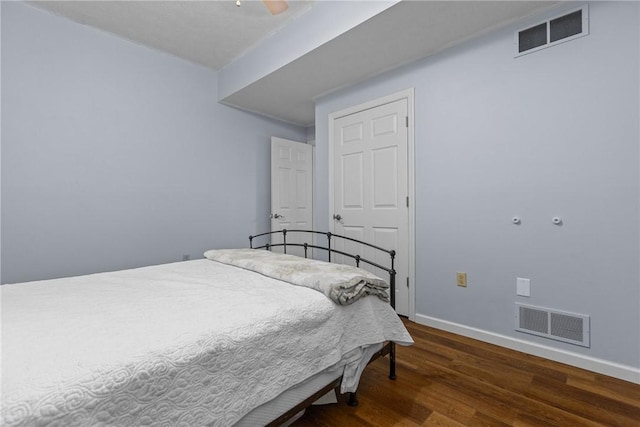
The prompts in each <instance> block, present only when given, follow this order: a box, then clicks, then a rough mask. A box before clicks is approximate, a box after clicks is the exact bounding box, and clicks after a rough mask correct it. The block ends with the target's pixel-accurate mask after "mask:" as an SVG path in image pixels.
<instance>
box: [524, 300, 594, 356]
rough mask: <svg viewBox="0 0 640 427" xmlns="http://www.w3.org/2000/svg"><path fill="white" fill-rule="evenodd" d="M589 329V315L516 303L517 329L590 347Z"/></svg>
mask: <svg viewBox="0 0 640 427" xmlns="http://www.w3.org/2000/svg"><path fill="white" fill-rule="evenodd" d="M589 330H590V318H589V316H587V315H584V314H575V313H567V312H564V311H558V310H550V309H548V308H542V307H535V306H530V305H523V304H518V303H516V331H519V332H525V333H527V334H533V335H538V336H541V337H546V338H551V339H554V340H558V341H564V342H568V343H570V344H576V345H580V346H583V347H589V346H590V340H589Z"/></svg>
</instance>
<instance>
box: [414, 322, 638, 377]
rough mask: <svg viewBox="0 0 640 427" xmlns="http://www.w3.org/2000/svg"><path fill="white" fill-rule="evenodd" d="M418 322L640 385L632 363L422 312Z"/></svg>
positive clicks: (636, 369) (636, 370) (636, 371)
mask: <svg viewBox="0 0 640 427" xmlns="http://www.w3.org/2000/svg"><path fill="white" fill-rule="evenodd" d="M415 322H416V323H420V324H421V325H426V326H431V327H433V328H436V329H442V330H444V331H447V332H452V333H454V334H458V335H462V336H465V337H469V338H474V339H477V340H479V341H484V342H487V343H490V344H495V345H499V346H501V347H506V348H510V349H511V350H516V351H521V352H523V353H528V354H532V355H534V356H539V357H544V358H545V359H549V360H553V361H555V362H560V363H565V364H567V365H571V366H575V367H578V368H582V369H586V370H588V371H592V372H597V373H599V374H603V375H607V376H610V377H614V378H619V379H621V380H625V381H629V382H632V383H636V384H640V368H636V367H633V366H627V365H621V364H619V363H614V362H609V361H607V360H603V359H596V358H594V357H589V356H585V355H582V354H578V353H572V352H569V351H565V350H560V349H557V348H553V347H548V346H545V345H541V344H537V343H533V342H529V341H525V340H520V339H517V338H513V337H508V336H506V335H500V334H496V333H493V332H488V331H484V330H482V329H477V328H473V327H470V326H466V325H461V324H459V323H453V322H449V321H446V320H441V319H436V318H434V317H429V316H425V315H423V314H417V313H416V316H415Z"/></svg>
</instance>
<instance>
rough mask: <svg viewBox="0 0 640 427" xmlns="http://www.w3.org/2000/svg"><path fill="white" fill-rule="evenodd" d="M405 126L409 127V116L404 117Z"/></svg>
mask: <svg viewBox="0 0 640 427" xmlns="http://www.w3.org/2000/svg"><path fill="white" fill-rule="evenodd" d="M404 126H405V127H409V116H404Z"/></svg>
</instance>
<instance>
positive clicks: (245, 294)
mask: <svg viewBox="0 0 640 427" xmlns="http://www.w3.org/2000/svg"><path fill="white" fill-rule="evenodd" d="M0 290H1V293H2V298H1V299H2V337H1V339H2V378H1V381H2V422H1V424H2V425H3V426H7V427H9V426H41V425H48V426H107V425H109V426H143V425H153V426H174V425H176V426H198V425H205V424H211V425H232V424H233V423H234V422H236V421H237V420H238V419H239V418H240V417H242V416H243V415H244V414H246V413H247V412H249V411H250V410H251V409H252V408H254V407H256V406H258V405H260V404H262V403H264V402H267V401H269V400H271V399H272V398H274V397H275V396H277V395H278V394H279V393H281V392H282V391H284V390H285V389H287V388H289V387H290V386H292V385H294V384H297V383H299V382H300V381H302V380H304V379H305V378H307V377H309V376H311V375H313V374H315V373H317V372H319V371H321V370H322V369H325V368H327V367H329V366H332V365H334V364H336V363H339V362H341V360H342V361H343V362H345V361H344V360H343V359H344V357H343V356H344V355H345V354H347V353H349V352H351V353H350V354H349V356H352V357H354V354H355V353H358V352H357V351H356V352H353V351H352V350H354V349H357V348H359V347H363V346H366V345H369V344H373V343H378V342H382V341H385V340H393V341H397V342H399V343H411V342H412V341H411V337H410V336H409V334H408V333H407V332H406V329H404V326H403V325H402V323H401V322H400V321H399V320H398V318H397V316H396V315H395V313H394V312H393V311H392V310H391V309H390V307H389V306H388V304H386V303H384V302H382V301H380V300H379V299H378V298H375V297H368V298H363V299H361V300H359V301H357V302H356V303H354V304H353V305H351V306H348V307H342V306H338V305H336V304H334V303H333V302H331V301H330V300H329V299H328V298H326V297H325V296H324V295H322V294H321V293H319V292H316V291H313V290H310V289H307V288H302V287H297V286H293V285H290V284H287V283H285V282H281V281H278V280H274V279H269V278H265V277H263V276H261V275H259V274H256V273H252V272H249V271H246V270H242V269H238V268H236V267H232V266H228V265H224V264H221V263H218V262H214V261H209V260H197V261H189V262H181V263H174V264H166V265H160V266H154V267H146V268H140V269H133V270H124V271H118V272H112V273H103V274H95V275H89V276H80V277H75V278H65V279H58V280H49V281H42V282H31V283H24V284H17V285H4V286H2V287H0ZM346 362H348V363H350V369H347V371H348V372H351V371H354V369H353V366H354V365H355V364H358V360H347V361H346Z"/></svg>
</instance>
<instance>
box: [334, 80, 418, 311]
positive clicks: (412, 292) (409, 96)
mask: <svg viewBox="0 0 640 427" xmlns="http://www.w3.org/2000/svg"><path fill="white" fill-rule="evenodd" d="M414 92H415V90H414V88H410V89H406V90H403V91H400V92H396V93H393V94H391V95H387V96H383V97H381V98H377V99H374V100H371V101H368V102H365V103H363V104H358V105H354V106H352V107H349V108H345V109H343V110H340V111H335V112H333V113H330V114H329V218H328V221H329V224H330V229H331V232H333V231H334V221H333V218H332V217H331V215H332V213H333V212H334V206H333V167H334V165H333V143H334V140H333V123H334V121H335V120H336V119H339V118H341V117H344V116H348V115H351V114H354V113H358V112H360V111H364V110H369V109H371V108H375V107H378V106H380V105H384V104H389V103H391V102H395V101H399V100H402V99H406V100H407V116H408V117H409V126H408V129H407V138H408V141H407V143H408V147H407V156H408V165H407V176H408V180H409V182H408V183H407V184H408V186H407V192H408V193H409V194H408V196H409V230H408V232H409V236H408V237H409V239H408V242H409V319H410V320H415V317H416V270H415V258H416V250H415V247H416V244H415V240H416V238H415V237H416V233H415V212H416V211H415V209H416V208H415V206H416V203H415V182H416V180H415V126H414V105H413V103H414ZM403 285H404V284H403V283H396V286H403Z"/></svg>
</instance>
